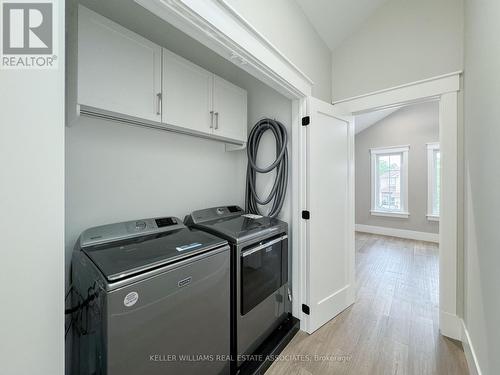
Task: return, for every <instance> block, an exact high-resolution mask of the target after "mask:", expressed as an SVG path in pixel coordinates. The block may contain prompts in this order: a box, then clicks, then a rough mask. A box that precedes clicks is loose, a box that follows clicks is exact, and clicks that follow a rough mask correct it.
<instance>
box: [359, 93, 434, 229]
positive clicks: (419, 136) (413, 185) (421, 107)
mask: <svg viewBox="0 0 500 375" xmlns="http://www.w3.org/2000/svg"><path fill="white" fill-rule="evenodd" d="M430 142H439V103H438V102H427V103H420V104H415V105H410V106H407V107H403V108H400V109H399V110H397V111H396V112H394V113H391V114H390V115H389V116H387V117H386V118H384V119H382V120H380V121H379V122H377V123H375V124H373V125H372V126H370V127H369V128H367V129H365V130H363V131H362V132H360V133H358V134H357V135H356V138H355V146H356V157H355V160H356V168H355V170H356V224H363V225H372V226H377V227H386V228H396V229H404V230H411V231H417V232H424V233H438V232H439V223H438V222H435V221H429V220H427V216H426V215H427V146H426V144H427V143H430ZM398 145H410V151H409V152H408V211H409V212H410V216H409V217H408V218H394V217H382V216H374V215H372V214H371V213H370V209H371V180H370V178H371V157H370V149H371V148H377V147H390V146H398Z"/></svg>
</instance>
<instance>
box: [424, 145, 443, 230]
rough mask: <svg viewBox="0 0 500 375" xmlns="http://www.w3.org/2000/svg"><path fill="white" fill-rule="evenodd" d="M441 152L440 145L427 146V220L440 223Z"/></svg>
mask: <svg viewBox="0 0 500 375" xmlns="http://www.w3.org/2000/svg"><path fill="white" fill-rule="evenodd" d="M440 192H441V152H440V150H439V143H428V144H427V219H429V220H431V221H439V200H440V196H441V193H440Z"/></svg>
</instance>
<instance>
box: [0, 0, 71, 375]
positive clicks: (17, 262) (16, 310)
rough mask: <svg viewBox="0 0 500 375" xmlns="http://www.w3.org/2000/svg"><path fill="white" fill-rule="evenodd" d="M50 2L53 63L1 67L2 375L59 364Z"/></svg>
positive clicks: (59, 153) (58, 108)
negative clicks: (49, 65)
mask: <svg viewBox="0 0 500 375" xmlns="http://www.w3.org/2000/svg"><path fill="white" fill-rule="evenodd" d="M54 6H55V9H56V16H55V19H56V20H57V21H58V22H59V28H60V32H59V33H58V34H56V36H55V37H58V38H59V51H58V53H57V54H58V57H59V68H58V69H57V70H24V71H23V70H0V87H1V89H0V160H2V166H1V171H0V227H1V228H2V229H1V234H2V245H1V255H2V260H1V267H2V270H1V272H0V283H1V285H2V303H1V309H0V322H1V323H0V338H1V339H0V368H1V370H0V372H1V373H2V374H16V375H32V374H51V375H60V374H62V373H63V366H64V364H63V360H64V315H63V314H64V311H63V310H64V306H63V299H64V268H63V265H64V237H63V236H64V112H63V108H64V2H61V3H57V2H56V3H54ZM57 12H59V13H57Z"/></svg>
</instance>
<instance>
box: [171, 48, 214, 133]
mask: <svg viewBox="0 0 500 375" xmlns="http://www.w3.org/2000/svg"><path fill="white" fill-rule="evenodd" d="M212 86H213V74H212V73H210V72H209V71H207V70H205V69H203V68H200V67H199V66H197V65H195V64H193V63H192V62H190V61H188V60H186V59H184V58H182V57H180V56H177V55H176V54H174V53H172V52H170V51H168V50H166V49H164V50H163V118H162V122H164V123H166V124H169V125H174V126H179V127H182V128H188V129H191V130H194V131H197V132H200V133H206V134H212V132H213V113H212Z"/></svg>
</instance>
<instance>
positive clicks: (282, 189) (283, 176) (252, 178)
mask: <svg viewBox="0 0 500 375" xmlns="http://www.w3.org/2000/svg"><path fill="white" fill-rule="evenodd" d="M268 130H270V131H272V132H273V135H274V138H275V140H276V160H275V161H274V162H273V163H271V165H269V166H268V167H264V168H261V167H259V166H257V153H258V151H259V145H260V140H261V138H262V136H263V135H264V133H265V132H266V131H268ZM287 142H288V135H287V132H286V128H285V126H284V125H283V124H282V123H281V122H279V121H276V120H271V119H268V118H265V119H262V120H260V121H259V122H257V123H256V124H255V126H254V127H253V128H252V130H251V131H250V135H249V136H248V143H247V155H248V166H247V186H246V193H245V200H246V211H247V212H249V213H252V214H257V215H264V214H263V213H262V212H261V210H260V207H259V206H265V205H267V204H269V203H270V202H271V201H272V206H271V209H270V211H269V212H268V213H267V214H265V215H266V216H270V217H276V216H278V214H279V213H280V211H281V208H282V207H283V202H284V201H285V195H286V189H287V185H288V151H287ZM274 169H276V177H275V180H274V184H273V187H272V189H271V192H270V193H269V195H268V196H267V198H265V199H260V198H259V196H258V194H257V191H256V187H255V184H256V177H257V173H269V172H271V171H273V170H274Z"/></svg>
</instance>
